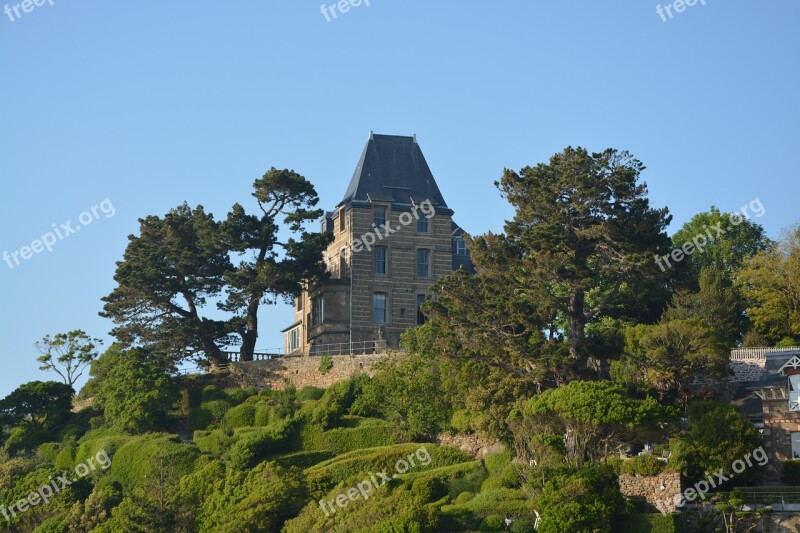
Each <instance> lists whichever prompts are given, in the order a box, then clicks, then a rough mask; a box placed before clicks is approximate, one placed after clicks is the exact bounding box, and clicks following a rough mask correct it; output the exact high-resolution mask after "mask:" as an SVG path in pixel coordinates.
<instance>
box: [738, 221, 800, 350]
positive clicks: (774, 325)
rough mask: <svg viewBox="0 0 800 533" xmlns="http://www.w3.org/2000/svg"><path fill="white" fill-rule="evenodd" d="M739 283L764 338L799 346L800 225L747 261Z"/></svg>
mask: <svg viewBox="0 0 800 533" xmlns="http://www.w3.org/2000/svg"><path fill="white" fill-rule="evenodd" d="M737 283H738V286H739V287H740V288H741V290H742V293H743V294H744V296H745V299H746V301H747V302H748V305H747V315H748V316H749V317H750V319H751V320H752V322H753V328H754V329H755V330H756V331H757V332H758V333H759V334H760V335H761V336H763V337H765V338H766V339H767V340H769V341H771V342H773V343H777V342H781V343H785V344H789V343H791V344H793V345H795V346H797V345H798V344H800V225H795V226H793V227H790V228H788V229H787V230H786V231H785V233H784V235H783V237H782V238H781V240H780V242H778V243H776V244H774V245H773V246H771V247H769V248H768V249H767V250H764V251H761V252H759V253H757V254H756V255H754V256H753V257H751V258H750V259H749V260H747V261H746V262H745V264H744V266H743V267H742V269H741V270H740V271H739V272H738V279H737ZM785 339H788V340H785Z"/></svg>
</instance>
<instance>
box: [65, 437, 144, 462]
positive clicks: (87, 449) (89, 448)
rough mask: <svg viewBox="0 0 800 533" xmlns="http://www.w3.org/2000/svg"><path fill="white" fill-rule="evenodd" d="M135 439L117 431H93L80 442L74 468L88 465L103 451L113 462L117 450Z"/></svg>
mask: <svg viewBox="0 0 800 533" xmlns="http://www.w3.org/2000/svg"><path fill="white" fill-rule="evenodd" d="M133 438H134V437H132V436H131V435H126V434H124V433H122V432H120V431H118V430H116V429H95V430H92V431H90V432H88V433H87V434H86V435H84V436H83V437H82V438H81V439H80V440H79V441H78V450H77V451H76V452H75V459H74V463H73V466H75V465H77V464H79V463H86V461H87V460H88V459H89V458H94V457H96V456H97V454H98V453H99V452H101V451H103V450H105V452H106V453H107V454H108V456H109V457H110V458H112V460H113V458H114V455H115V454H116V453H117V450H118V449H119V448H121V447H122V446H124V445H125V444H126V443H128V442H129V441H130V440H131V439H133Z"/></svg>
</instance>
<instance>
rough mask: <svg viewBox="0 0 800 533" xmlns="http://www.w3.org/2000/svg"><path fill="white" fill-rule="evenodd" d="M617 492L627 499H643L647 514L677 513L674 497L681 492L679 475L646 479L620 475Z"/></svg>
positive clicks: (672, 473) (672, 474)
mask: <svg viewBox="0 0 800 533" xmlns="http://www.w3.org/2000/svg"><path fill="white" fill-rule="evenodd" d="M662 487H663V488H662ZM619 490H620V492H621V493H622V495H623V496H625V497H628V498H644V500H645V502H647V509H646V510H647V511H649V512H655V511H659V512H662V513H672V512H675V511H677V508H676V507H675V496H678V495H680V494H681V491H682V489H681V475H680V473H678V472H662V473H660V474H658V475H657V476H646V477H644V476H632V475H629V474H620V476H619Z"/></svg>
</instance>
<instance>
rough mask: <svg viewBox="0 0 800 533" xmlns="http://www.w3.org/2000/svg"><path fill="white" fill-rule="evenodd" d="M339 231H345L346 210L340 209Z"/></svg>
mask: <svg viewBox="0 0 800 533" xmlns="http://www.w3.org/2000/svg"><path fill="white" fill-rule="evenodd" d="M339 231H340V232H342V231H344V208H342V209H339Z"/></svg>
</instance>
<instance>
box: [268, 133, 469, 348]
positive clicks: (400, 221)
mask: <svg viewBox="0 0 800 533" xmlns="http://www.w3.org/2000/svg"><path fill="white" fill-rule="evenodd" d="M452 217H453V210H452V209H450V208H449V207H447V203H446V202H445V201H444V198H443V197H442V193H441V192H440V191H439V187H438V186H437V185H436V180H434V178H433V175H432V174H431V171H430V168H428V164H427V162H426V161H425V157H424V156H423V155H422V150H420V147H419V144H417V139H416V136H413V137H404V136H397V135H377V134H373V133H372V132H370V134H369V140H368V141H367V144H366V146H365V147H364V150H363V152H362V153H361V158H360V159H359V161H358V166H357V167H356V170H355V172H354V173H353V177H352V178H351V180H350V185H349V186H348V187H347V191H346V192H345V194H344V198H343V199H342V201H341V202H339V204H338V205H337V206H336V208H335V209H334V210H333V211H328V212H326V213H325V218H324V220H323V221H322V231H324V232H328V233H331V234H332V235H333V237H334V240H333V242H332V243H331V245H330V246H329V247H328V249H327V250H326V251H325V254H324V259H325V261H326V263H327V265H328V271H329V272H330V278H329V279H327V280H326V281H324V282H322V283H320V284H318V285H315V286H311V287H307V288H306V290H304V291H303V293H302V294H301V295H300V296H299V297H298V298H296V299H295V303H294V310H295V321H294V322H293V323H292V324H291V325H290V326H289V327H287V328H286V329H284V330H283V334H284V353H285V354H287V355H293V354H294V355H303V354H304V355H320V354H327V353H330V354H340V353H341V354H344V353H374V352H379V351H383V350H385V349H386V348H396V347H398V344H399V340H400V334H401V333H403V332H404V331H406V330H407V329H409V328H412V327H414V326H417V325H419V324H422V323H423V322H424V321H425V317H424V316H423V315H422V313H421V312H420V305H421V304H422V303H423V302H424V301H425V296H426V295H427V294H428V288H429V287H430V285H431V284H432V283H433V281H434V280H435V279H436V278H438V277H440V276H444V275H446V274H449V273H451V272H453V271H454V270H456V269H458V268H459V267H461V266H463V267H464V268H466V269H467V270H468V271H470V272H472V271H473V267H472V263H471V262H470V259H469V254H468V253H467V248H466V243H465V241H464V238H463V233H464V232H463V230H462V229H461V228H459V227H458V225H457V224H456V223H455V222H453V218H452Z"/></svg>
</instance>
